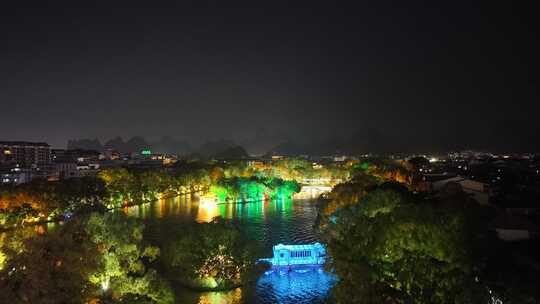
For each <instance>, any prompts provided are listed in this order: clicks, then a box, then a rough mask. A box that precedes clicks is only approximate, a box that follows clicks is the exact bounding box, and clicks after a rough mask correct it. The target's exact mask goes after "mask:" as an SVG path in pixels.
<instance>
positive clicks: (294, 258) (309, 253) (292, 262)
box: [259, 243, 326, 267]
mask: <svg viewBox="0 0 540 304" xmlns="http://www.w3.org/2000/svg"><path fill="white" fill-rule="evenodd" d="M273 253H274V256H273V257H272V258H270V259H260V260H259V261H263V262H268V263H270V264H272V266H273V267H280V266H310V265H313V266H316V265H323V264H324V261H325V257H326V249H325V248H324V246H323V245H322V244H320V243H314V244H304V245H283V244H277V245H275V246H274V247H273Z"/></svg>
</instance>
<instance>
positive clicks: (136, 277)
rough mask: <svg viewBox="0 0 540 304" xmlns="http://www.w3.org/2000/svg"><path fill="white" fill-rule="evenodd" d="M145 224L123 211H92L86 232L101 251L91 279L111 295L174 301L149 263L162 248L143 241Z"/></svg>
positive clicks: (113, 297)
mask: <svg viewBox="0 0 540 304" xmlns="http://www.w3.org/2000/svg"><path fill="white" fill-rule="evenodd" d="M143 228H144V226H143V225H142V224H141V223H140V222H139V221H138V220H137V219H134V218H129V217H127V216H126V215H124V214H123V213H120V212H112V213H106V214H105V215H99V214H96V213H94V214H92V215H91V216H90V218H89V219H88V223H87V224H86V227H85V232H86V233H87V234H88V235H89V236H90V240H91V241H92V242H93V243H94V244H95V246H96V248H97V249H98V251H99V253H100V255H99V259H98V267H97V269H96V270H95V271H94V272H92V273H91V274H90V275H89V281H90V282H91V283H92V284H94V285H95V286H98V287H99V288H101V290H102V291H103V293H104V295H105V296H106V297H107V296H110V297H111V298H112V299H115V300H121V299H146V300H148V301H151V302H155V303H171V302H173V301H174V297H173V294H172V292H171V291H170V289H169V287H168V286H167V284H165V282H164V281H163V280H162V279H161V278H160V277H159V276H158V275H157V273H156V271H155V270H154V269H151V268H149V267H147V264H148V263H149V262H151V261H153V260H155V259H156V257H157V256H158V255H159V248H157V247H151V246H145V245H144V244H143V242H142V237H143V234H142V233H143Z"/></svg>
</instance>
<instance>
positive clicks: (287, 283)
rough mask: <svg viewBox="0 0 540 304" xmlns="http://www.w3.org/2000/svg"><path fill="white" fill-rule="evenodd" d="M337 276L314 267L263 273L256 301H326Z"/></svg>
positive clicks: (258, 285)
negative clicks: (306, 269) (305, 269)
mask: <svg viewBox="0 0 540 304" xmlns="http://www.w3.org/2000/svg"><path fill="white" fill-rule="evenodd" d="M335 281H336V278H335V277H334V276H333V275H331V274H329V273H327V272H325V271H323V270H322V268H320V267H319V268H313V269H309V270H308V271H305V272H300V271H291V272H289V273H286V274H280V273H279V272H278V271H275V272H271V273H268V274H263V275H262V276H261V277H260V278H259V280H258V282H257V287H256V289H257V292H256V299H255V302H256V303H291V304H293V303H294V304H296V303H325V301H326V295H327V294H328V292H329V290H330V288H331V287H332V286H333V285H334V283H335Z"/></svg>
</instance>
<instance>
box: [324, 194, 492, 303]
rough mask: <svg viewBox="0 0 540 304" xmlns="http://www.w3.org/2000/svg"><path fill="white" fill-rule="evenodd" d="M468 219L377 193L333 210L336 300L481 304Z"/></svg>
mask: <svg viewBox="0 0 540 304" xmlns="http://www.w3.org/2000/svg"><path fill="white" fill-rule="evenodd" d="M466 228H467V226H466V222H465V219H464V217H463V215H462V214H461V213H460V212H457V211H456V212H451V211H448V210H442V209H437V208H434V207H432V206H431V205H421V204H420V205H419V204H412V203H410V202H408V199H407V197H404V196H403V195H401V194H399V193H398V192H395V191H392V190H374V191H372V192H370V193H369V194H367V195H366V196H365V197H364V198H363V199H362V200H361V201H360V202H359V203H358V204H354V205H349V206H347V207H345V208H343V209H340V210H338V211H337V212H336V213H335V221H334V223H331V224H330V225H328V227H326V229H325V230H324V232H325V239H326V240H327V242H328V251H329V253H330V255H331V256H332V267H333V268H334V269H335V271H336V273H337V274H338V276H339V277H340V278H341V280H340V282H339V283H338V284H337V286H336V288H335V297H336V300H337V302H338V303H402V302H412V303H454V302H459V303H478V302H479V301H480V300H482V299H485V291H486V289H485V288H484V286H483V285H481V284H479V283H478V282H476V281H475V280H474V278H475V276H477V273H476V272H475V270H474V267H473V266H474V260H473V259H472V256H471V252H470V248H471V244H470V242H471V241H470V236H469V233H468V231H467V229H466Z"/></svg>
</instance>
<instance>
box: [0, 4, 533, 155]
mask: <svg viewBox="0 0 540 304" xmlns="http://www.w3.org/2000/svg"><path fill="white" fill-rule="evenodd" d="M46 2H48V1H40V2H36V3H37V4H36V5H35V6H30V4H29V3H30V2H26V1H9V4H6V3H3V4H2V5H3V7H1V8H0V35H1V48H0V101H1V103H0V140H38V141H47V142H49V143H51V144H52V145H54V146H57V147H61V146H65V145H66V142H67V140H68V139H70V138H96V137H97V138H99V139H101V140H105V139H109V138H111V137H113V136H116V135H120V136H123V137H124V138H129V137H131V136H135V135H141V136H145V137H147V138H150V139H152V138H159V137H161V136H163V135H168V136H173V137H175V138H178V139H185V140H188V141H190V142H192V143H194V144H199V143H202V142H204V141H205V140H207V139H219V138H226V139H232V140H235V141H237V142H244V141H246V140H250V139H252V138H253V137H254V136H255V135H256V134H259V135H260V136H263V135H264V136H269V137H272V138H274V139H275V138H283V139H284V140H285V139H293V140H300V139H301V140H303V141H309V140H319V141H321V140H323V141H324V140H325V139H327V138H333V137H339V138H341V139H343V140H344V141H365V142H367V143H372V144H373V150H377V149H379V148H380V147H379V146H380V145H383V146H384V147H385V149H389V150H395V151H399V150H403V151H411V150H436V149H463V148H478V149H499V150H506V151H520V150H529V151H530V150H536V151H538V150H540V147H539V146H540V135H539V134H540V127H539V126H540V123H539V120H540V115H539V113H540V105H539V104H540V101H539V98H538V97H539V94H538V68H539V62H538V54H540V52H539V51H540V50H539V47H538V46H537V44H538V40H539V35H538V31H537V29H536V27H537V24H536V23H537V22H536V19H537V11H536V10H533V9H532V7H525V6H523V5H524V4H523V1H513V2H510V1H500V2H501V3H500V4H499V1H492V2H490V3H489V4H488V5H485V6H482V5H478V4H472V2H473V1H468V2H464V3H458V2H455V1H447V4H441V3H437V4H435V3H432V2H433V1H426V3H423V4H412V2H409V1H396V3H394V4H392V3H389V2H382V1H370V2H372V3H369V4H359V3H360V2H363V1H354V2H349V3H351V4H349V5H346V4H345V2H343V3H338V2H335V1H322V2H320V3H317V2H316V1H309V2H302V3H301V2H296V1H294V5H293V4H292V3H293V1H289V2H290V3H286V2H279V1H265V2H262V1H251V2H246V3H249V4H248V5H245V4H242V5H240V4H234V3H233V2H232V1H217V3H219V4H215V3H212V4H208V3H204V1H195V2H193V3H189V2H188V1H178V2H161V1H159V2H158V1H143V2H137V1H130V2H125V3H124V4H111V3H112V2H113V1H103V2H98V3H101V4H91V3H89V2H92V1H70V2H65V3H61V2H59V1H51V2H54V3H50V4H49V3H46ZM87 2H88V3H87ZM115 3H119V2H115ZM158 3H159V4H163V6H161V7H149V6H150V5H157V4H158ZM263 3H264V4H263ZM352 3H354V5H353V4H352ZM165 4H167V5H165ZM6 5H7V6H6ZM14 5H28V6H26V7H23V6H17V7H15V6H14ZM73 5H77V6H79V5H81V6H80V7H74V6H73ZM82 5H84V6H82ZM405 5H407V6H405ZM441 5H446V6H441ZM366 149H370V147H369V145H368V146H367V148H366Z"/></svg>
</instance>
